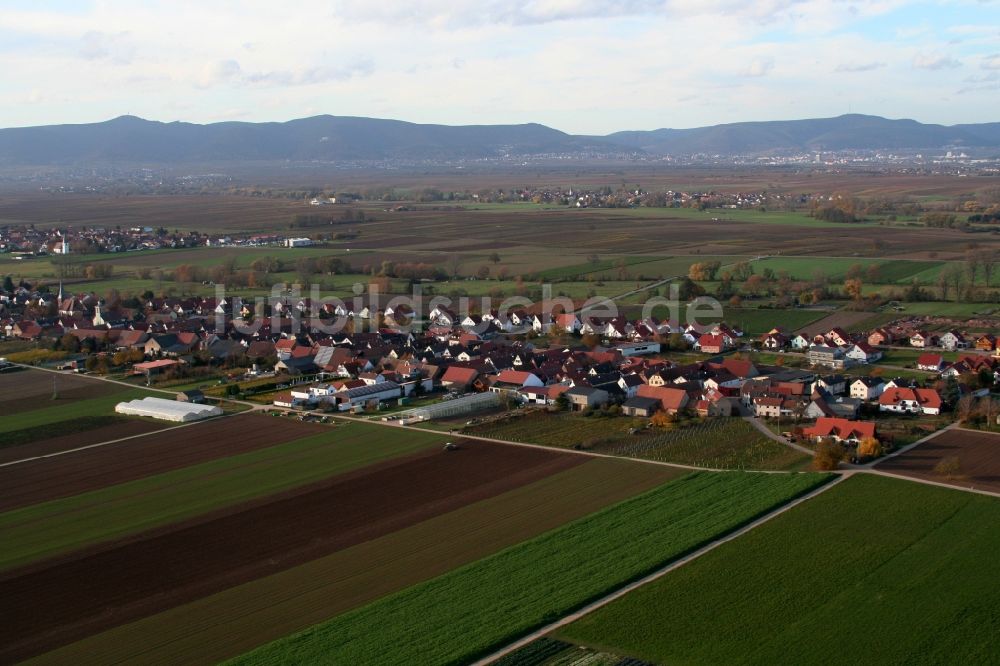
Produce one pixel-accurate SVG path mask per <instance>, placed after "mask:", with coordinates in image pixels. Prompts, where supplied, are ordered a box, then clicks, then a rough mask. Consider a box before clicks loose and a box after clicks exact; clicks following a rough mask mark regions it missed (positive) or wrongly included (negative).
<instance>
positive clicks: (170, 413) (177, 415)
mask: <svg viewBox="0 0 1000 666" xmlns="http://www.w3.org/2000/svg"><path fill="white" fill-rule="evenodd" d="M115 411H116V412H117V413H119V414H126V415H129V416H149V417H152V418H154V419H160V420H162V421H177V422H180V423H187V422H189V421H198V420H200V419H207V418H209V417H212V416H221V415H222V410H221V409H219V408H218V407H215V406H212V405H197V404H193V403H190V402H178V401H176V400H164V399H163V398H143V399H142V400H130V401H129V402H120V403H118V405H117V406H115Z"/></svg>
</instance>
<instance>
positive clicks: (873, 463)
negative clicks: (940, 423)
mask: <svg viewBox="0 0 1000 666" xmlns="http://www.w3.org/2000/svg"><path fill="white" fill-rule="evenodd" d="M958 427H959V426H958V422H954V423H949V424H948V425H946V426H945V427H943V428H941V429H940V430H935V431H934V432H932V433H931V434H929V435H925V436H923V437H921V438H920V439H918V440H917V441H915V442H912V443H911V444H907V445H906V446H904V447H902V448H900V449H899V450H898V451H893V452H892V453H890V454H888V455H885V456H882V457H881V458H878V459H877V460H873V461H871V462H870V463H867V464H865V465H859V466H858V469H868V470H871V471H880V470H877V469H876V467H878V466H879V465H881V464H882V463H884V462H885V461H886V460H891V459H892V458H895V457H896V456H901V455H903V454H904V453H909V452H910V451H911V450H913V449H915V448H917V447H918V446H920V445H921V444H923V443H924V442H926V441H929V440H931V439H934V438H935V437H937V436H938V435H940V434H941V433H943V432H946V431H948V430H955V429H957V428H958Z"/></svg>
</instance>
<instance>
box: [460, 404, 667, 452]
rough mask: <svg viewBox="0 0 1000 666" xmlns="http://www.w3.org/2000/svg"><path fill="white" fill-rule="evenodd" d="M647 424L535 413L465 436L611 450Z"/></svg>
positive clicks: (478, 427)
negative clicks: (633, 431) (634, 430)
mask: <svg viewBox="0 0 1000 666" xmlns="http://www.w3.org/2000/svg"><path fill="white" fill-rule="evenodd" d="M646 421H647V420H646V419H641V418H632V417H607V418H604V417H585V416H582V415H580V414H570V413H559V414H549V413H548V412H532V413H529V414H526V415H517V414H516V415H513V416H509V417H507V418H503V419H499V420H496V421H491V422H489V423H484V424H482V425H475V426H472V427H469V428H466V429H465V430H464V432H466V433H468V434H470V435H479V436H480V437H493V438H496V439H505V440H507V441H512V442H528V443H531V444H543V445H545V446H561V447H583V448H593V447H595V446H598V445H600V446H609V445H612V444H622V443H624V442H627V441H629V440H630V438H632V437H633V435H629V434H628V432H629V430H630V429H632V428H636V427H639V426H641V425H644V424H645V423H646Z"/></svg>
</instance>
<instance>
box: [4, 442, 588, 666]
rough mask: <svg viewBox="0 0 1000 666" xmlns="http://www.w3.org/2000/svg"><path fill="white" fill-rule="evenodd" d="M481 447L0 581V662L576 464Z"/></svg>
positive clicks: (430, 456)
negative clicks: (3, 620)
mask: <svg viewBox="0 0 1000 666" xmlns="http://www.w3.org/2000/svg"><path fill="white" fill-rule="evenodd" d="M586 461H587V458H586V457H584V456H575V455H571V454H564V453H558V452H551V451H543V450H538V449H528V448H522V447H513V446H505V445H495V444H487V443H482V442H476V443H466V444H465V445H464V446H463V448H462V449H460V450H459V451H453V452H442V451H435V450H430V451H427V452H423V453H419V454H415V455H413V456H408V457H406V458H397V459H394V460H391V461H387V462H384V463H380V464H377V465H373V466H369V467H366V468H363V469H361V470H357V471H355V472H351V473H348V474H345V475H341V476H338V477H334V478H333V479H330V480H328V481H325V482H322V483H319V484H314V485H313V486H312V487H310V488H308V489H306V490H305V491H303V489H298V490H297V491H290V492H288V493H283V494H280V495H278V496H275V497H272V498H271V499H272V500H273V501H270V502H267V503H258V504H257V505H254V506H250V507H249V508H247V509H246V510H243V511H238V512H234V511H233V510H228V511H226V512H224V515H218V516H217V517H215V518H214V519H212V518H211V517H205V516H202V517H201V518H198V519H195V520H193V521H188V522H186V523H180V524H176V525H174V526H172V527H171V528H166V529H164V530H158V531H156V532H154V533H150V534H147V535H145V536H143V535H139V536H137V537H134V538H132V539H130V540H126V541H123V542H121V543H119V544H114V545H110V544H105V545H104V546H103V547H97V548H93V549H86V550H84V551H78V552H76V553H71V554H69V555H66V556H60V557H57V558H53V559H51V560H49V561H46V562H39V563H35V564H32V565H29V566H27V567H24V568H22V569H19V570H14V571H11V572H8V573H7V574H4V575H3V576H2V577H0V614H2V615H3V617H4V618H6V620H5V622H4V623H2V624H0V646H2V647H0V661H9V660H18V659H23V658H25V657H28V656H31V655H32V654H38V653H40V652H43V651H47V650H51V649H53V648H54V647H57V646H59V645H64V644H66V643H69V642H72V641H75V640H79V639H81V638H84V637H85V636H88V635H90V634H93V633H96V632H98V631H102V630H105V629H108V628H111V627H114V626H117V625H120V624H123V623H125V622H130V621H133V620H136V619H139V618H141V617H145V616H148V615H151V614H153V613H157V612H160V611H163V610H166V609H169V608H172V607H174V606H177V605H179V604H182V603H186V602H189V601H193V600H195V599H198V598H201V597H204V596H206V595H208V594H212V593H214V592H218V591H220V590H224V589H227V588H229V587H232V586H234V585H238V584H240V583H243V582H246V581H249V580H254V579H257V578H259V577H261V576H264V575H268V574H272V573H275V572H278V571H282V570H284V569H287V568H289V567H292V566H296V565H299V564H302V563H304V562H308V561H310V560H313V559H316V558H318V557H322V556H324V555H328V554H330V553H333V552H336V551H338V550H341V549H343V548H347V547H349V546H352V545H355V544H358V543H361V542H364V541H368V540H370V539H374V538H377V537H379V536H382V535H384V534H388V533H391V532H394V531H396V530H399V529H402V528H405V527H407V526H409V525H413V524H415V523H418V522H421V521H423V520H426V519H428V518H431V517H433V516H437V515H441V514H443V513H447V512H449V511H453V510H455V509H458V508H460V507H463V506H465V505H467V504H470V503H472V502H476V501H480V500H482V499H486V498H489V497H493V496H495V495H498V494H500V493H503V492H505V491H508V490H510V489H512V488H516V487H519V486H522V485H525V484H527V483H531V482H533V481H536V480H538V479H541V478H545V477H547V476H549V475H551V474H554V473H556V472H558V471H561V470H564V469H568V468H570V467H573V466H575V465H579V464H582V463H583V462H586Z"/></svg>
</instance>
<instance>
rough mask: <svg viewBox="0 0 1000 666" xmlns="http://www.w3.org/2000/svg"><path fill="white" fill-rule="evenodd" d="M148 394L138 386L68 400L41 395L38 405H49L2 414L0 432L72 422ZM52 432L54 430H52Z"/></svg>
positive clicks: (104, 411) (107, 411) (102, 412)
mask: <svg viewBox="0 0 1000 666" xmlns="http://www.w3.org/2000/svg"><path fill="white" fill-rule="evenodd" d="M150 395H156V394H155V393H150V392H149V391H144V390H142V389H138V388H136V389H128V388H123V389H122V390H121V391H118V392H116V393H112V394H111V395H105V396H101V397H99V398H88V399H85V400H72V401H69V402H65V401H58V400H56V401H50V400H49V399H48V398H47V397H46V398H41V399H39V401H38V404H39V405H52V406H51V407H41V408H40V409H32V410H30V411H24V412H18V413H16V414H4V415H3V419H0V433H5V432H12V431H14V430H25V429H28V428H36V427H38V426H44V425H50V424H54V423H59V422H61V421H72V420H74V419H78V418H81V417H87V416H95V415H102V414H109V415H110V414H113V413H114V410H115V405H117V404H118V403H119V402H122V401H127V400H134V399H136V398H145V397H146V396H150ZM53 434H57V433H55V432H54V433H53Z"/></svg>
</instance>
